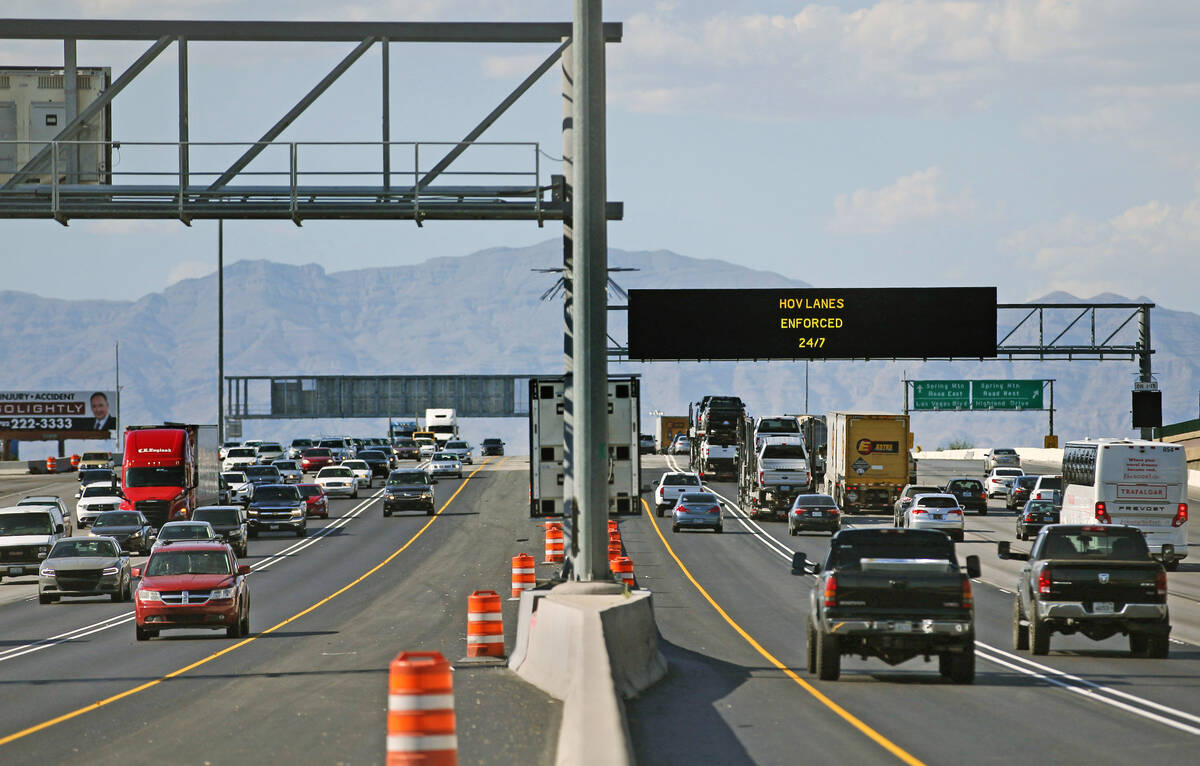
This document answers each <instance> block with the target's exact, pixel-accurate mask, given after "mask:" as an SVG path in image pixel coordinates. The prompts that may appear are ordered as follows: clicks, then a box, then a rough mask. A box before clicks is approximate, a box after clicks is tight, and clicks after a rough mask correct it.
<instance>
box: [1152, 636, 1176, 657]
mask: <svg viewBox="0 0 1200 766" xmlns="http://www.w3.org/2000/svg"><path fill="white" fill-rule="evenodd" d="M1146 638H1147V639H1148V640H1147V642H1146V656H1147V657H1149V658H1150V659H1152V660H1165V659H1166V658H1167V655H1169V654H1170V653H1171V641H1170V639H1169V638H1168V637H1167V636H1165V635H1163V636H1146Z"/></svg>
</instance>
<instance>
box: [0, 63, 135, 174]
mask: <svg viewBox="0 0 1200 766" xmlns="http://www.w3.org/2000/svg"><path fill="white" fill-rule="evenodd" d="M75 71H76V73H77V74H76V80H75V83H76V92H77V94H78V111H79V112H82V111H83V110H84V109H85V108H87V107H88V106H90V105H91V104H92V102H94V101H95V100H96V99H97V98H99V97H100V94H102V93H103V92H104V91H105V90H106V89H107V88H108V87H109V85H111V84H112V69H111V68H109V67H79V68H77V69H76V70H75ZM68 122H69V120H68V118H67V92H66V77H65V75H64V74H63V68H62V67H57V68H55V67H12V66H10V67H0V184H2V183H5V182H6V181H8V180H9V179H10V178H12V175H13V173H15V172H17V170H18V169H20V168H21V167H23V166H24V165H25V163H27V162H29V160H30V159H31V158H32V157H33V156H34V155H36V154H37V153H38V152H39V151H40V150H41V149H42V148H43V147H44V146H45V145H46V143H47V142H49V141H50V140H51V139H53V138H54V137H55V136H57V135H58V134H59V132H60V131H61V130H62V129H63V128H64V127H66V126H67V123H68ZM71 140H72V141H79V142H82V143H79V144H73V145H69V146H68V145H64V146H62V147H60V148H59V152H58V157H57V158H56V162H55V164H54V166H53V167H56V168H57V169H58V177H59V182H60V183H84V184H97V183H111V178H110V175H109V174H110V172H111V170H112V143H111V141H112V113H111V107H105V108H104V109H103V110H101V112H100V113H99V114H98V115H97V116H96V117H95V118H93V119H92V120H91V121H89V122H88V124H87V125H85V126H84V127H83V129H82V130H80V131H79V132H78V133H76V134H75V135H74V136H72V138H71ZM74 147H77V149H74ZM76 151H77V152H78V155H77V156H75V152H76ZM73 162H77V171H76V173H75V174H74V177H71V176H69V175H68V171H69V170H70V169H71V166H72V163H73ZM51 168H52V166H51V165H50V164H47V165H46V167H45V168H40V169H39V172H36V173H34V174H33V175H32V176H31V177H29V178H27V179H26V181H25V182H26V183H43V184H46V183H50V180H51V179H50V176H51V172H50V171H51Z"/></svg>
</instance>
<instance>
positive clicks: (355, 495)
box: [350, 485, 358, 500]
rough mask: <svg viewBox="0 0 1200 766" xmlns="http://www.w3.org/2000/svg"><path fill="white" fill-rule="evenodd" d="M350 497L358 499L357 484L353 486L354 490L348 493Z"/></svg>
mask: <svg viewBox="0 0 1200 766" xmlns="http://www.w3.org/2000/svg"><path fill="white" fill-rule="evenodd" d="M350 498H351V499H352V500H357V499H358V486H357V485H356V486H355V487H354V492H353V493H352V494H351V495H350Z"/></svg>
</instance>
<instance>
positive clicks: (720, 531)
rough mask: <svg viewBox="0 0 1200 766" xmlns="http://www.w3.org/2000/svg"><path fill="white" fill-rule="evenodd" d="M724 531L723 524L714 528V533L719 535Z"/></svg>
mask: <svg viewBox="0 0 1200 766" xmlns="http://www.w3.org/2000/svg"><path fill="white" fill-rule="evenodd" d="M724 531H725V526H724V525H723V524H718V525H717V528H716V533H717V534H718V535H719V534H721V533H722V532H724Z"/></svg>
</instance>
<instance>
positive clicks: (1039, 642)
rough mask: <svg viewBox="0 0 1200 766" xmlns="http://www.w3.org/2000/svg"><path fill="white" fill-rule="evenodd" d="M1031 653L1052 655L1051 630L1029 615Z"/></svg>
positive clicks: (1035, 616)
mask: <svg viewBox="0 0 1200 766" xmlns="http://www.w3.org/2000/svg"><path fill="white" fill-rule="evenodd" d="M1029 653H1030V654H1035V655H1045V654H1049V653H1050V628H1049V626H1048V625H1046V623H1044V622H1042V621H1041V620H1039V619H1038V618H1037V615H1032V614H1031V615H1029Z"/></svg>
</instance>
